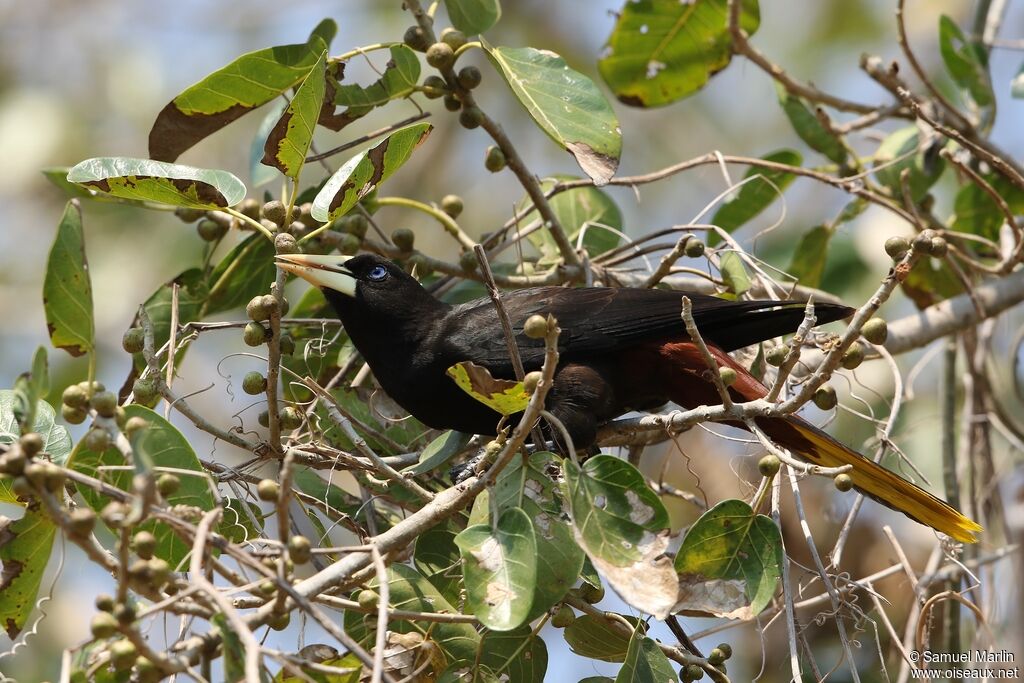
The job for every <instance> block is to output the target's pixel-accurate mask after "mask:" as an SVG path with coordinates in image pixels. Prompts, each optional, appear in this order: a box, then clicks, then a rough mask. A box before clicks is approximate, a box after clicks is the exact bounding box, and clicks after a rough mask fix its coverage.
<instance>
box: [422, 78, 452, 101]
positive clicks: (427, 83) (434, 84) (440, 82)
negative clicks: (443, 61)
mask: <svg viewBox="0 0 1024 683" xmlns="http://www.w3.org/2000/svg"><path fill="white" fill-rule="evenodd" d="M423 87H424V88H429V89H428V90H427V91H426V92H424V93H423V94H424V95H426V96H427V99H431V100H436V99H437V98H439V97H443V96H444V94H445V93H446V92H447V91H448V84H447V83H445V82H444V79H443V78H441V77H440V76H437V75H433V76H427V77H426V78H424V79H423Z"/></svg>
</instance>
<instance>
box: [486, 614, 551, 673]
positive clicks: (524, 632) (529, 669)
mask: <svg viewBox="0 0 1024 683" xmlns="http://www.w3.org/2000/svg"><path fill="white" fill-rule="evenodd" d="M480 665H481V666H485V667H487V668H488V669H490V670H491V671H493V672H494V673H495V674H496V675H497V676H498V680H507V681H516V683H543V681H544V674H545V673H546V672H547V668H548V648H547V646H546V645H545V644H544V640H543V639H542V638H541V637H540V636H539V635H537V634H535V633H534V632H533V630H532V629H531V628H530V626H529V624H526V625H523V626H520V627H519V628H517V629H515V630H514V631H506V632H500V631H487V632H485V633H484V636H483V638H481V639H480Z"/></svg>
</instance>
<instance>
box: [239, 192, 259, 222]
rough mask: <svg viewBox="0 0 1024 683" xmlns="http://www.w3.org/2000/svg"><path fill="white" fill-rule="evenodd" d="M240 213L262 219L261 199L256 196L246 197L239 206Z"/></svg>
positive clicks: (256, 219)
mask: <svg viewBox="0 0 1024 683" xmlns="http://www.w3.org/2000/svg"><path fill="white" fill-rule="evenodd" d="M236 208H237V209H238V213H240V214H242V215H243V216H245V217H246V218H251V219H253V220H254V221H258V220H259V219H260V200H258V199H256V198H255V197H246V198H245V199H243V200H242V203H241V204H239V205H238V206H237V207H236Z"/></svg>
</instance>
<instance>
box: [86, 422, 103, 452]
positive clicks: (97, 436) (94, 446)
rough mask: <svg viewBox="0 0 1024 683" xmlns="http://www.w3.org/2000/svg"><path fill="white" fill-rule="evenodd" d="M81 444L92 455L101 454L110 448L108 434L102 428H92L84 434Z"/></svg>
mask: <svg viewBox="0 0 1024 683" xmlns="http://www.w3.org/2000/svg"><path fill="white" fill-rule="evenodd" d="M82 443H84V444H85V447H86V448H87V449H89V450H90V451H92V452H93V453H102V452H103V451H105V450H107V449H108V448H110V433H109V432H108V431H107V430H106V429H103V428H102V427H93V428H92V429H90V430H89V431H88V432H86V433H85V437H83V438H82Z"/></svg>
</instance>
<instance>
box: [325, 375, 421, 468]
mask: <svg viewBox="0 0 1024 683" xmlns="http://www.w3.org/2000/svg"><path fill="white" fill-rule="evenodd" d="M372 393H373V392H372V391H368V390H366V389H359V388H355V389H351V388H350V389H333V390H332V391H331V396H333V397H334V398H335V400H336V401H337V402H338V404H339V406H340V407H341V410H342V413H344V414H346V415H349V416H350V417H351V418H353V422H352V426H353V427H354V428H355V430H356V431H357V432H359V433H360V434H362V436H363V438H365V439H366V443H367V444H369V446H370V448H372V449H373V450H375V451H377V453H379V454H380V455H399V452H395V451H393V450H392V449H391V448H390V447H389V446H388V444H386V443H384V442H383V441H382V440H380V439H377V438H376V437H375V436H374V435H373V434H370V433H368V432H367V430H365V429H363V428H362V427H361V426H360V424H359V423H362V424H365V425H366V426H368V427H370V428H372V429H375V430H377V431H378V432H380V433H382V434H383V435H384V436H386V437H388V438H389V439H391V440H392V441H395V442H396V443H397V444H398V445H399V446H400V447H401V448H402V450H401V451H400V452H401V453H407V452H409V451H410V450H413V449H415V448H416V444H417V442H418V441H419V438H420V437H421V436H423V435H424V434H425V433H426V432H427V427H426V426H424V424H423V423H422V422H420V421H419V420H417V419H416V418H414V417H405V414H404V411H403V414H402V417H403V418H404V419H401V420H390V419H387V418H393V417H399V416H398V415H395V414H387V413H388V412H390V409H391V408H394V409H398V407H397V405H396V404H394V403H390V404H389V403H388V401H387V399H386V398H381V397H380V395H379V394H378V395H377V396H374V397H373V398H372V399H371V394H372ZM385 411H387V412H385ZM317 414H318V415H320V417H321V425H325V426H326V425H330V427H329V428H327V429H325V430H324V437H325V438H326V439H327V440H328V441H329V442H330V443H332V444H334V445H335V446H337V447H338V448H341V449H344V450H347V451H351V450H352V449H353V448H354V446H353V444H352V442H351V441H349V439H348V437H346V436H345V435H344V434H343V433H342V432H341V430H340V429H338V428H337V427H335V426H334V425H333V424H332V423H330V421H329V419H328V418H327V417H326V414H325V413H321V412H319V411H318V412H317ZM385 416H386V417H385Z"/></svg>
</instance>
